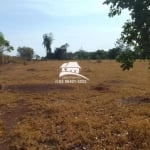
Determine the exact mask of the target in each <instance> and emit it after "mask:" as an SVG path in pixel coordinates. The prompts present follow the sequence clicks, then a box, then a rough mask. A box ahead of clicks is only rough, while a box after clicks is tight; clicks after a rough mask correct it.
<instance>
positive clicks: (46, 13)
mask: <svg viewBox="0 0 150 150" xmlns="http://www.w3.org/2000/svg"><path fill="white" fill-rule="evenodd" d="M103 2H104V0H0V3H1V5H0V32H2V33H3V34H4V37H5V39H7V40H8V41H10V44H11V45H13V47H14V49H15V50H14V51H13V52H12V53H11V55H16V54H17V48H18V47H19V46H20V47H23V46H28V47H31V48H33V49H34V51H35V53H36V54H38V55H40V56H45V55H46V52H45V49H44V47H43V45H42V40H43V38H42V36H43V34H45V33H53V37H54V41H53V43H52V51H53V52H54V50H55V48H56V47H60V46H61V45H63V44H65V43H68V44H69V48H68V52H75V51H78V50H79V49H83V50H86V51H96V50H98V49H104V50H108V49H111V48H113V47H114V44H115V42H116V40H117V39H118V38H119V37H120V33H121V31H122V26H123V24H124V22H125V21H126V20H127V19H128V18H129V13H128V12H127V11H123V12H122V14H121V15H120V16H116V17H113V18H109V17H108V12H109V6H107V5H103Z"/></svg>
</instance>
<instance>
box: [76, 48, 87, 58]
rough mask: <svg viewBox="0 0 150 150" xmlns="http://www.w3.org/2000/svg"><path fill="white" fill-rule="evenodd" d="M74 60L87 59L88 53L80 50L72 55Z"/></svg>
mask: <svg viewBox="0 0 150 150" xmlns="http://www.w3.org/2000/svg"><path fill="white" fill-rule="evenodd" d="M74 58H75V59H88V58H89V53H88V52H86V51H85V50H82V49H80V50H79V51H77V52H75V53H74Z"/></svg>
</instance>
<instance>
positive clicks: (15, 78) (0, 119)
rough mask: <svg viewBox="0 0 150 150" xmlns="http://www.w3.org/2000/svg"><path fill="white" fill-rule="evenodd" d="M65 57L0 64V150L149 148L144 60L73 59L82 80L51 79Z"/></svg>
mask: <svg viewBox="0 0 150 150" xmlns="http://www.w3.org/2000/svg"><path fill="white" fill-rule="evenodd" d="M63 62H66V61H41V62H31V63H28V64H26V65H25V64H24V65H23V64H8V65H3V66H0V150H116V149H118V150H149V149H150V70H148V69H147V68H148V62H139V61H137V62H136V63H135V66H134V69H133V70H131V71H125V72H123V71H122V70H121V68H120V64H118V63H117V62H115V61H102V62H101V63H98V62H96V61H78V63H79V64H80V66H81V67H82V70H81V74H83V75H84V76H86V77H88V78H89V79H90V80H89V81H88V83H87V84H55V83H54V82H55V80H57V79H58V75H59V71H60V70H59V67H60V66H61V64H62V63H63Z"/></svg>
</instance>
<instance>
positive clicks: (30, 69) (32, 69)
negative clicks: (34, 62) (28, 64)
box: [27, 68, 37, 72]
mask: <svg viewBox="0 0 150 150" xmlns="http://www.w3.org/2000/svg"><path fill="white" fill-rule="evenodd" d="M27 71H31V72H34V71H37V70H36V69H35V68H29V69H27Z"/></svg>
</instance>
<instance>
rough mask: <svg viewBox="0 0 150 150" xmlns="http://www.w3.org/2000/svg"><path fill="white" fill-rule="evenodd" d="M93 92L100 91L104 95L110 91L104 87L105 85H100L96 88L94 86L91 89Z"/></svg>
mask: <svg viewBox="0 0 150 150" xmlns="http://www.w3.org/2000/svg"><path fill="white" fill-rule="evenodd" d="M91 89H92V90H96V91H99V92H102V93H105V92H108V91H109V88H108V86H107V85H104V84H98V85H96V86H92V87H91Z"/></svg>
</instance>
